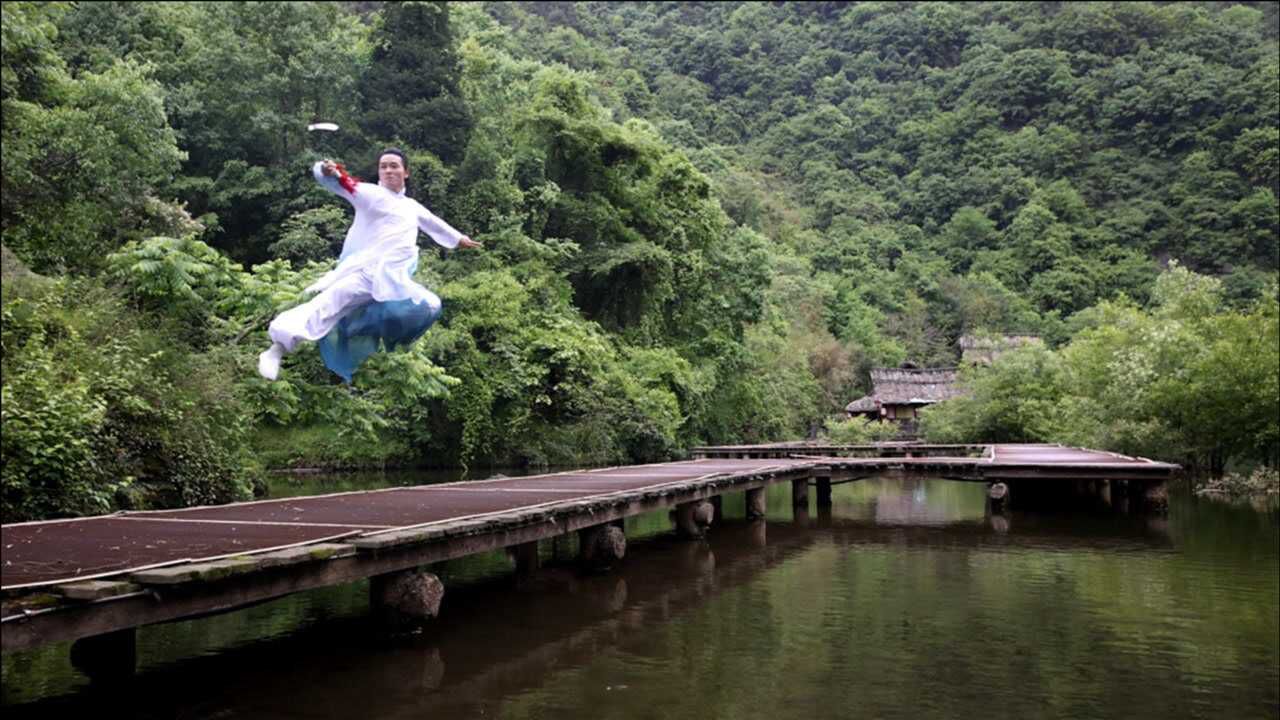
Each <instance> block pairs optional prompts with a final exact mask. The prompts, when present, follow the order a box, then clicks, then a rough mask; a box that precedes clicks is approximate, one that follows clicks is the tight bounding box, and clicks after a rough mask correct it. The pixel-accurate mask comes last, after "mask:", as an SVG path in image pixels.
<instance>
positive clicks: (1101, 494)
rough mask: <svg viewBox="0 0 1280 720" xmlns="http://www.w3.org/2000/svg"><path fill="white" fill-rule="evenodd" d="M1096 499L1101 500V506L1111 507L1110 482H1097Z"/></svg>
mask: <svg viewBox="0 0 1280 720" xmlns="http://www.w3.org/2000/svg"><path fill="white" fill-rule="evenodd" d="M1098 498H1099V499H1101V500H1102V504H1103V505H1106V506H1107V507H1111V481H1110V480H1100V481H1098Z"/></svg>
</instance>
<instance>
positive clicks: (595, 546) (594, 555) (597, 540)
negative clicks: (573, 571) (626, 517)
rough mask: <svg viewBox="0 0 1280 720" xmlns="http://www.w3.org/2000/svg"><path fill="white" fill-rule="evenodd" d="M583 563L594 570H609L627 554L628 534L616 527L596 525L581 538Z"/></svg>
mask: <svg viewBox="0 0 1280 720" xmlns="http://www.w3.org/2000/svg"><path fill="white" fill-rule="evenodd" d="M578 544H579V547H580V548H581V550H582V562H583V564H584V565H586V566H587V567H588V568H590V569H592V570H607V569H609V568H611V567H613V565H614V563H616V562H618V561H619V560H621V559H622V558H623V557H625V556H626V554H627V534H626V533H624V532H623V531H622V528H620V527H618V526H616V525H596V526H595V527H589V528H587V529H586V530H583V531H582V534H581V535H580V536H579V542H578Z"/></svg>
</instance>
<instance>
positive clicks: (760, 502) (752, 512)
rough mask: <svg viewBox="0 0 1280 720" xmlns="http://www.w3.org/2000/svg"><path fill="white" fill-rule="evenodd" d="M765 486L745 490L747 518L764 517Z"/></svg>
mask: <svg viewBox="0 0 1280 720" xmlns="http://www.w3.org/2000/svg"><path fill="white" fill-rule="evenodd" d="M764 491H765V488H762V487H759V488H756V489H754V490H748V491H747V519H748V520H755V519H756V518H762V517H764V511H765V494H764Z"/></svg>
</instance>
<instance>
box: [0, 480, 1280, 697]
mask: <svg viewBox="0 0 1280 720" xmlns="http://www.w3.org/2000/svg"><path fill="white" fill-rule="evenodd" d="M448 479H452V478H451V477H450V476H447V475H434V476H426V475H379V476H355V475H349V476H342V477H340V478H336V479H335V478H324V477H304V478H300V479H289V480H284V479H282V480H279V481H277V482H276V483H275V484H274V486H273V494H274V495H276V496H284V495H299V494H317V493H326V492H341V491H346V490H354V489H361V488H370V487H385V486H390V485H405V484H417V483H422V482H432V481H440V480H448ZM983 490H984V487H983V486H982V485H980V484H969V483H958V482H948V481H944V480H908V479H892V478H883V479H875V480H864V481H861V482H857V483H850V484H845V485H840V486H837V487H836V488H835V489H834V492H833V507H832V508H831V509H830V511H829V512H828V511H826V510H822V511H819V510H818V509H817V508H815V507H813V504H812V503H813V493H811V499H810V503H811V505H810V509H809V511H807V512H799V513H796V512H793V511H792V509H791V507H790V485H789V484H784V485H780V486H775V487H774V488H772V489H771V491H770V494H769V499H768V502H769V515H768V519H767V521H765V522H754V523H752V522H748V521H746V520H745V519H744V517H745V512H744V511H745V508H744V501H743V498H742V495H741V494H735V495H730V496H727V497H726V499H725V503H724V512H725V516H726V518H725V522H724V523H723V524H722V525H719V526H717V527H715V528H713V529H712V532H711V533H710V535H709V536H708V537H707V539H705V540H703V541H681V540H678V539H676V538H675V537H674V536H673V535H672V534H671V532H670V527H671V525H670V520H669V518H668V517H667V516H666V514H665V513H654V514H651V515H646V516H642V517H638V518H632V519H630V520H629V521H628V522H627V536H628V540H629V546H628V551H627V557H626V559H625V560H624V561H623V562H622V563H621V565H620V566H619V567H617V568H615V569H614V570H613V571H612V572H609V573H605V574H596V575H584V574H581V573H579V572H577V571H576V570H574V566H573V564H572V562H571V559H572V557H573V554H574V552H575V551H576V549H575V548H574V547H573V544H572V543H571V542H562V543H560V544H555V543H552V542H549V541H548V542H544V543H542V544H541V545H540V553H541V555H542V558H543V561H544V563H545V565H546V567H544V568H543V569H542V570H540V571H539V573H538V574H537V576H536V577H534V578H532V579H530V580H526V581H517V580H516V578H515V577H514V575H513V573H512V567H513V564H512V562H511V561H510V560H509V559H508V558H507V556H506V555H505V554H503V553H490V554H486V555H480V556H475V557H472V558H467V559H465V560H460V561H455V562H450V563H445V564H443V566H436V568H435V571H436V572H437V574H439V575H440V576H441V578H442V579H443V580H444V581H445V583H446V586H447V587H448V593H447V594H446V596H445V600H444V605H443V608H442V616H441V618H440V619H439V620H437V621H436V622H435V623H434V624H433V625H431V626H430V627H429V628H427V629H425V630H423V631H420V632H418V633H409V634H398V635H392V634H388V633H386V632H383V631H381V630H379V629H378V627H377V626H376V625H375V624H374V623H373V622H372V621H371V620H370V619H369V618H368V587H367V583H364V582H361V583H354V584H351V585H347V586H343V587H338V588H330V589H326V590H323V591H316V592H309V593H303V594H299V595H295V596H292V597H288V598H283V599H281V600H277V601H273V602H270V603H265V604H262V605H259V606H256V607H253V608H249V609H247V610H242V611H239V612H236V613H231V614H226V615H221V616H216V617H211V618H205V619H201V620H194V621H187V622H181V623H173V624H168V625H162V626H156V627H148V628H143V629H142V630H140V631H139V635H138V655H139V671H138V673H137V675H136V676H135V677H134V678H133V679H131V680H127V681H125V682H123V683H118V684H115V685H111V686H96V685H91V684H90V683H88V681H87V680H85V679H84V678H83V677H82V676H80V675H79V674H78V673H77V672H76V671H75V670H74V669H72V668H71V666H70V663H69V660H68V645H66V644H62V645H57V646H52V647H49V648H43V649H40V650H37V651H33V652H26V653H19V654H14V655H6V656H5V657H4V662H3V704H4V709H5V712H6V716H7V717H15V716H17V714H19V713H20V714H21V715H23V716H28V717H36V716H43V717H50V716H51V715H49V713H58V714H59V716H61V713H75V714H76V715H78V716H80V715H85V714H87V713H93V714H95V715H108V716H111V715H118V714H120V715H123V716H125V717H144V718H152V717H154V718H161V717H175V718H232V717H234V718H309V719H310V718H344V719H346V718H353V717H358V718H401V717H404V718H409V717H413V718H426V717H430V718H478V717H486V718H488V717H496V718H570V717H574V718H576V717H581V718H692V717H699V718H726V719H738V718H771V719H777V718H804V719H808V718H819V719H820V718H983V719H984V720H985V719H987V718H1033V717H1044V718H1104V717H1105V718H1158V719H1159V720H1168V719H1169V718H1277V717H1280V621H1278V617H1280V531H1278V527H1280V513H1278V512H1277V510H1276V507H1275V504H1274V503H1272V504H1269V505H1267V506H1263V507H1254V506H1250V505H1247V504H1245V505H1233V504H1226V503H1223V502H1218V501H1209V500H1203V499H1196V498H1192V497H1189V496H1187V495H1185V494H1181V493H1178V492H1174V493H1173V496H1172V498H1171V507H1170V511H1169V514H1168V515H1167V516H1157V517H1151V516H1129V515H1119V514H1108V513H1096V512H1063V513H1023V512H1010V513H1008V514H1005V515H998V516H994V517H993V516H990V514H989V513H988V511H987V510H986V508H985V503H984V496H983V495H984V493H983Z"/></svg>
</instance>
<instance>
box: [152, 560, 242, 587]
mask: <svg viewBox="0 0 1280 720" xmlns="http://www.w3.org/2000/svg"><path fill="white" fill-rule="evenodd" d="M257 569H258V561H257V560H255V559H254V558H252V557H234V558H227V559H226V560H215V561H214V562H208V563H190V564H188V565H175V566H173V567H163V568H156V569H154V570H143V571H141V572H136V573H132V574H130V575H129V579H130V580H132V581H134V582H136V583H141V584H143V585H179V584H181V583H190V582H214V581H218V580H226V579H228V578H231V577H234V576H236V575H243V574H245V573H251V572H253V571H254V570H257Z"/></svg>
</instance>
